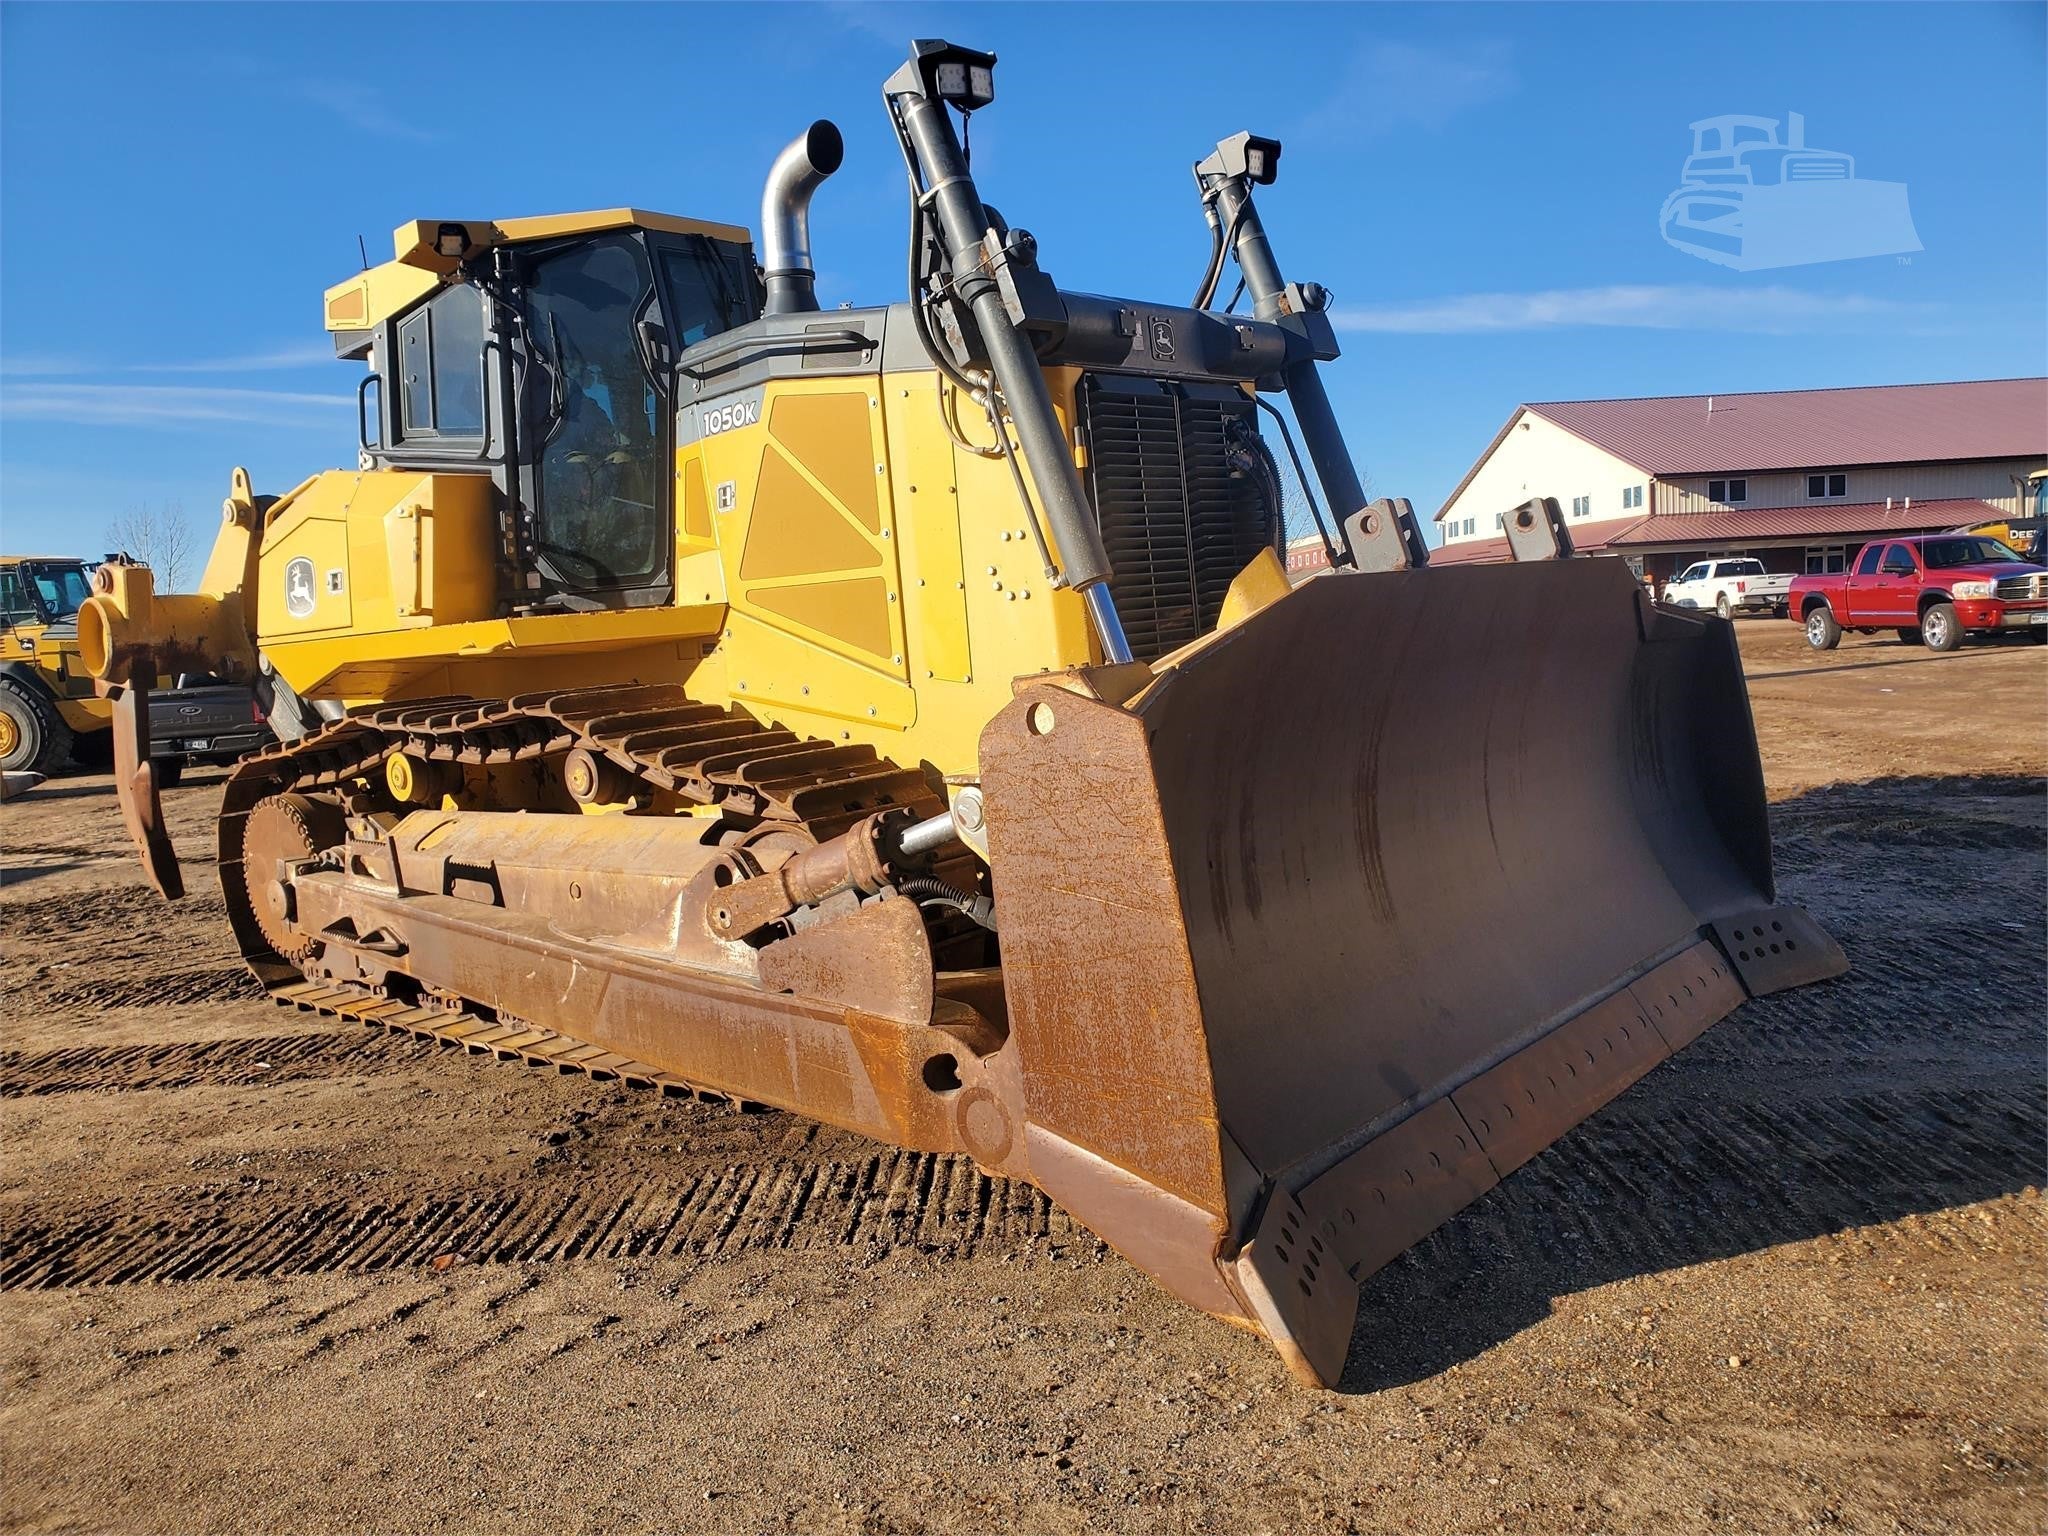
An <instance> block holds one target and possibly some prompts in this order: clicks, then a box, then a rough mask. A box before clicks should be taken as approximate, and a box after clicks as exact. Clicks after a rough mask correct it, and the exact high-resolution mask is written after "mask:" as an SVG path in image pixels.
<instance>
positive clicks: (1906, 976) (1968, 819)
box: [1342, 776, 2048, 1392]
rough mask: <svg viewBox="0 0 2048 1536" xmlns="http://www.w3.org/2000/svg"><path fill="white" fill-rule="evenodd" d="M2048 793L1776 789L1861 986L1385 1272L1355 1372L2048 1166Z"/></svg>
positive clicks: (1536, 1165)
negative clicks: (2047, 1148)
mask: <svg viewBox="0 0 2048 1536" xmlns="http://www.w3.org/2000/svg"><path fill="white" fill-rule="evenodd" d="M2044 813H2048V797H2044V790H2043V785H2042V784H2041V783H2040V782H2039V781H2037V780H2033V779H2025V778H2011V777H1984V776H1979V777H1969V778H1950V779H1937V778H1911V779H1889V780H1879V781H1876V782H1873V783H1869V784H1858V785H1836V786H1829V787H1827V788H1824V789H1818V790H1814V791H1811V792H1809V793H1807V794H1804V795H1800V796H1797V797H1796V798H1794V799H1791V800H1788V801H1786V802H1784V803H1782V804H1780V805H1776V806H1773V807H1772V822H1773V833H1774V838H1775V841H1776V846H1777V853H1778V874H1779V882H1780V887H1781V892H1780V894H1781V897H1782V898H1783V899H1785V900H1788V901H1793V902H1797V903H1799V904H1801V905H1803V906H1805V907H1807V909H1808V910H1809V911H1811V912H1812V913H1813V915H1814V916H1815V917H1816V918H1818V919H1819V920H1820V922H1821V924H1822V926H1824V927H1826V928H1827V929H1828V930H1829V931H1830V932H1831V933H1832V934H1834V936H1835V937H1836V939H1837V940H1838V941H1840V942H1841V944H1842V946H1843V948H1844V949H1845V950H1846V951H1847V952H1848V955H1849V959H1850V965H1851V970H1850V972H1849V974H1848V975H1847V976H1845V977H1843V978H1841V979H1840V980H1837V981H1832V982H1827V983H1823V984H1821V985H1819V986H1815V987H1807V988H1802V989H1799V990H1796V991H1793V992H1788V993H1781V994H1779V995H1777V996H1774V997H1768V998H1764V999H1761V1000H1758V1001H1755V1002H1751V1003H1749V1004H1748V1005H1746V1006H1745V1007H1743V1008H1742V1009H1740V1010H1738V1011H1737V1012H1736V1013H1735V1014H1733V1015H1732V1016H1730V1017H1729V1018H1727V1019H1725V1020H1723V1021H1722V1022H1721V1023H1720V1024H1718V1025H1716V1026H1715V1027H1714V1028H1713V1029H1711V1030H1709V1031H1708V1032H1707V1034H1706V1035H1705V1036H1703V1037H1702V1038H1701V1039H1700V1040H1699V1041H1698V1042H1697V1043H1695V1044H1694V1045H1693V1046H1692V1047H1691V1048H1690V1049H1688V1050H1686V1051H1684V1052H1682V1053H1680V1054H1679V1055H1678V1056H1677V1057H1675V1058H1673V1059H1672V1060H1671V1061H1669V1062H1667V1063H1665V1064H1664V1065H1662V1066H1660V1067H1658V1068H1656V1069H1655V1070H1653V1071H1652V1072H1651V1073H1650V1075H1649V1076H1648V1077H1646V1078H1644V1079H1643V1080H1642V1082H1640V1083H1638V1084H1637V1085H1636V1086H1635V1087H1634V1088H1632V1089H1630V1090H1629V1091H1628V1092H1627V1093H1625V1094H1623V1095H1622V1096H1621V1097H1620V1098H1619V1099H1617V1100H1616V1101H1615V1102H1614V1103H1613V1104H1610V1105H1609V1106H1608V1107H1607V1108H1606V1109H1604V1110H1602V1111H1601V1112H1600V1113H1599V1114H1597V1115H1595V1116H1594V1117H1593V1118H1592V1119H1591V1120H1589V1121H1587V1122H1586V1123H1585V1124H1583V1125H1581V1126H1580V1127H1578V1128H1577V1129H1576V1130H1574V1131H1573V1132H1571V1133H1570V1134H1569V1135H1567V1136H1566V1137H1565V1138H1564V1139H1563V1140H1561V1141H1560V1142H1558V1143H1557V1144H1556V1145H1555V1146H1553V1147H1552V1148H1550V1149H1549V1150H1548V1151H1546V1152H1545V1153H1543V1154H1542V1155H1541V1156H1539V1157H1538V1158H1536V1159H1535V1160H1534V1161H1533V1162H1531V1163H1529V1164H1527V1165H1526V1166H1524V1167H1523V1168H1521V1169H1520V1170H1518V1171H1517V1172H1515V1173H1514V1174H1512V1175H1510V1177H1509V1178H1508V1179H1507V1180H1506V1181H1505V1182H1504V1183H1502V1184H1501V1185H1500V1186H1499V1187H1498V1188H1496V1189H1494V1190H1493V1191H1491V1192H1490V1193H1489V1194H1487V1195H1486V1196H1484V1197H1483V1198H1481V1199H1480V1200H1479V1201H1477V1202H1475V1203H1474V1204H1473V1205H1472V1206H1470V1207H1469V1208H1467V1209H1466V1210H1465V1211H1464V1212H1462V1213H1461V1214H1460V1215H1459V1216H1457V1217H1456V1218H1454V1219H1453V1220H1452V1221H1450V1222H1448V1223H1447V1224H1446V1225H1444V1226H1443V1227H1441V1228H1439V1229H1438V1230H1437V1231H1436V1232H1435V1233H1433V1234H1432V1235H1431V1236H1430V1237H1429V1238H1427V1239H1425V1240H1424V1241H1423V1242H1422V1243H1420V1244H1418V1245H1417V1246H1416V1247H1414V1248H1412V1249H1410V1250H1409V1251H1408V1252H1407V1253H1405V1254H1403V1255H1402V1256H1401V1257H1400V1258H1399V1259H1397V1260H1395V1261H1394V1262H1393V1263H1392V1264H1390V1265H1389V1266H1388V1267H1387V1268H1386V1269H1384V1270H1382V1271H1380V1272H1379V1273H1378V1274H1376V1275H1373V1276H1371V1277H1369V1278H1368V1279H1367V1280H1366V1282H1365V1285H1364V1294H1363V1298H1362V1303H1361V1306H1360V1309H1359V1318H1358V1322H1357V1325H1356V1327H1355V1329H1354V1331H1353V1334H1352V1342H1351V1356H1350V1360H1349V1362H1348V1364H1347V1367H1346V1371H1345V1375H1344V1379H1343V1382H1342V1387H1343V1389H1344V1390H1346V1391H1351V1392H1373V1391H1377V1390H1379V1389H1381V1388H1383V1387H1389V1386H1396V1385H1401V1384H1404V1383H1407V1382H1412V1381H1416V1380H1419V1379H1422V1378H1426V1377H1429V1376H1433V1375H1436V1374H1437V1373H1439V1372H1441V1371H1443V1370H1445V1369H1446V1368H1447V1367H1449V1366H1451V1365H1454V1364H1456V1363H1458V1362H1460V1361H1463V1360H1467V1359H1470V1358H1472V1357H1473V1356H1475V1355H1477V1354H1479V1353H1481V1352H1483V1351H1485V1350H1487V1349H1490V1348H1492V1347H1493V1346H1494V1345H1496V1344H1498V1343H1500V1342H1502V1341H1503V1340H1505V1339H1508V1338H1510V1337H1512V1336H1513V1335H1514V1334H1516V1333H1518V1332H1520V1331H1521V1330H1522V1329H1524V1328H1527V1327H1529V1326H1530V1325H1531V1324H1533V1323H1536V1322H1538V1321H1540V1320H1542V1319H1543V1318H1545V1317H1547V1316H1548V1315H1549V1313H1550V1312H1551V1309H1552V1303H1553V1300H1554V1299H1555V1298H1556V1297H1559V1296H1562V1295H1568V1294H1571V1293H1573V1292H1577V1291H1583V1290H1589V1289H1592V1288H1594V1287H1597V1286H1602V1285H1606V1284H1609V1283H1611V1282H1613V1281H1617V1280H1622V1279H1627V1278H1630V1277H1632V1276H1637V1275H1643V1274H1649V1273H1654V1272H1657V1271H1660V1270H1667V1269H1673V1268H1679V1267H1683V1266H1686V1265H1691V1264H1699V1263H1703V1262H1706V1261H1709V1260H1714V1259H1722V1258H1728V1257H1731V1256H1733V1255H1736V1254H1742V1253H1749V1252H1753V1251H1756V1250H1759V1249H1763V1248H1769V1247H1772V1246H1774V1245H1777V1244H1780V1243H1789V1242H1798V1241H1801V1240H1804V1239H1808V1238H1814V1237H1819V1236H1823V1235H1826V1234H1829V1233H1835V1232H1841V1231H1844V1230H1846V1229H1850V1228H1855V1227H1862V1226H1868V1225H1872V1224H1876V1223H1882V1222H1889V1221H1893V1220H1896V1219H1898V1218H1900V1217H1903V1216H1908V1215H1911V1214H1913V1213H1916V1212H1931V1211H1938V1210H1943V1209H1947V1208H1950V1207H1954V1206H1959V1205H1966V1204H1970V1203H1973V1202H1976V1201H1981V1200H1987V1199H1992V1198H1994V1197H1997V1196H2000V1195H2004V1194H2009V1193H2012V1192H2015V1191H2018V1190H2021V1189H2024V1188H2026V1187H2028V1186H2036V1185H2040V1184H2041V1183H2043V1182H2044V1170H2043V1145H2044V1137H2048V1112H2044V1107H2043V1106H2044V1100H2048V1064H2044V1051H2043V1046H2044V1037H2048V1027H2044V1024H2043V1019H2042V1008H2041V998H2042V973H2043V966H2042V954H2043V937H2044V921H2043V892H2044V886H2048V825H2044Z"/></svg>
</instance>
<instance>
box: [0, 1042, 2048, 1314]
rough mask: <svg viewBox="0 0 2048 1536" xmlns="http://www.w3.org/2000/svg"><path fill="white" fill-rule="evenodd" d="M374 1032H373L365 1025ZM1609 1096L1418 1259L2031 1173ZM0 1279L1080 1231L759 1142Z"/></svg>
mask: <svg viewBox="0 0 2048 1536" xmlns="http://www.w3.org/2000/svg"><path fill="white" fill-rule="evenodd" d="M373 1038H375V1037H373ZM1626 1110H1627V1106H1620V1107H1618V1108H1617V1110H1615V1111H1609V1112H1608V1113H1605V1114H1603V1115H1600V1116H1598V1117H1596V1118H1595V1119H1594V1120H1593V1121H1591V1122H1589V1123H1588V1124H1587V1125H1586V1126H1585V1127H1583V1128H1582V1129H1581V1130H1580V1131H1578V1132H1576V1133H1574V1134H1573V1135H1572V1136H1569V1137H1567V1138H1566V1139H1565V1140H1564V1141H1563V1142H1562V1143H1560V1144H1559V1145H1558V1146H1557V1147H1556V1148H1553V1149H1552V1150H1551V1151H1550V1152H1548V1153H1546V1154H1544V1155H1543V1156H1542V1157H1540V1158H1538V1159H1537V1160H1536V1161H1535V1162H1534V1163H1532V1164H1530V1165H1529V1166H1528V1167H1527V1168H1525V1169H1523V1170H1521V1171H1520V1172H1519V1173H1517V1174H1516V1175H1515V1176H1514V1177H1513V1178H1511V1179H1510V1180H1509V1181H1508V1182H1507V1183H1506V1184H1504V1185H1503V1186H1502V1187H1501V1188H1500V1190H1498V1191H1496V1192H1495V1193H1494V1194H1492V1195H1489V1196H1488V1197H1486V1198H1485V1199H1484V1200H1482V1201H1481V1202H1480V1204H1479V1205H1478V1206H1476V1207H1475V1208H1474V1209H1473V1211H1471V1212H1470V1213H1468V1214H1467V1215H1466V1216H1465V1217H1463V1218H1461V1219H1459V1220H1456V1221H1454V1222H1452V1223H1451V1224H1450V1225H1449V1226H1447V1227H1445V1228H1443V1229H1441V1230H1440V1231H1439V1232H1438V1233H1436V1234H1435V1235H1434V1236H1433V1237H1431V1238H1429V1239H1427V1240H1426V1241H1425V1244H1424V1245H1423V1251H1424V1252H1425V1253H1427V1254H1428V1255H1429V1262H1430V1263H1432V1264H1433V1265H1434V1264H1436V1263H1439V1262H1441V1263H1447V1264H1450V1265H1452V1266H1454V1267H1456V1266H1464V1267H1470V1266H1472V1265H1477V1264H1483V1263H1488V1262H1492V1261H1494V1260H1495V1259H1496V1258H1497V1257H1498V1255H1499V1252H1500V1250H1501V1249H1502V1248H1504V1247H1505V1248H1509V1249H1522V1250H1523V1251H1530V1252H1543V1251H1544V1250H1545V1249H1546V1248H1548V1247H1550V1246H1552V1245H1554V1244H1556V1243H1557V1242H1558V1241H1559V1240H1560V1238H1562V1239H1563V1240H1564V1241H1567V1242H1571V1243H1574V1244H1579V1245H1583V1246H1584V1247H1585V1249H1586V1252H1585V1254H1584V1255H1583V1257H1584V1258H1586V1259H1590V1260H1591V1261H1592V1262H1593V1263H1595V1264H1597V1265H1600V1266H1603V1267H1610V1268H1615V1269H1617V1270H1625V1271H1627V1272H1636V1271H1639V1270H1642V1269H1646V1268H1660V1267H1666V1266H1669V1265H1674V1264H1682V1263H1692V1262H1697V1261H1698V1260H1700V1259H1701V1258H1704V1257H1708V1256H1717V1255H1721V1254H1726V1253H1732V1252H1739V1251H1747V1250H1752V1249H1758V1248H1764V1247H1769V1246H1772V1245H1774V1244H1777V1243H1780V1242H1786V1241H1796V1240H1799V1239H1804V1238H1809V1237H1814V1236H1818V1235H1821V1234H1823V1233H1827V1232H1833V1231H1839V1230H1842V1229H1845V1228H1848V1227H1854V1226H1863V1225H1867V1224H1871V1223H1878V1222H1884V1221H1887V1220H1890V1219H1892V1218H1894V1217H1897V1216H1899V1215H1901V1214H1902V1213H1906V1212H1912V1211H1928V1210H1936V1209H1940V1208H1943V1207H1945V1206H1948V1205H1954V1204H1965V1203H1969V1202H1972V1201H1977V1200H1982V1199H1986V1198H1989V1197H1991V1196H1993V1195H1996V1194H2001V1193H2005V1192H2007V1191H2010V1190H2015V1189H2018V1188H2020V1187H2022V1186H2023V1185H2025V1184H2026V1183H2028V1182H2031V1181H2033V1180H2034V1179H2035V1178H2036V1177H2037V1174H2036V1172H2035V1168H2034V1164H2035V1162H2036V1153H2037V1151H2038V1148H2039V1146H2040V1145H2041V1141H2042V1137H2043V1134H2044V1131H2048V1115H2044V1109H2043V1106H2042V1105H2041V1104H2040V1103H2039V1102H2038V1100H2037V1098H2036V1096H2034V1095H2032V1094H2030V1093H2028V1092H2027V1091H2025V1090H2024V1089H2023V1088H2016V1087H2008V1088H1977V1089H1971V1090H1958V1091H1934V1092H1917V1093H1916V1092H1891V1093H1875V1094H1866V1095H1860V1096H1856V1097H1834V1098H1824V1097H1816V1098H1809V1099H1807V1100H1805V1101H1803V1102H1796V1103H1784V1104H1777V1105H1759V1104H1753V1103H1730V1102H1726V1101H1718V1102H1706V1103H1698V1104H1695V1105H1693V1106H1691V1107H1689V1108H1682V1109H1672V1108H1669V1107H1665V1106H1661V1105H1657V1104H1649V1105H1643V1106H1637V1110H1638V1112H1636V1113H1628V1112H1626ZM5 1219H6V1224H7V1229H6V1230H4V1231H0V1253H4V1254H5V1256H6V1257H5V1258H4V1259H0V1290H23V1289H28V1290H45V1289H53V1288H58V1287H67V1286H80V1285H129V1284H137V1283H166V1282H176V1281H185V1280H200V1279H249V1278H255V1277H267V1276H273V1275H288V1274H308V1273H333V1272H353V1273H376V1272H382V1271H390V1270H404V1269H411V1268H418V1267H420V1266H423V1265H430V1264H432V1263H434V1262H435V1261H436V1260H437V1259H445V1258H446V1257H447V1256H451V1255H452V1256H454V1257H455V1258H457V1259H460V1260H462V1261H465V1262H470V1263H491V1264H501V1263H543V1264H545V1263H571V1262H576V1261H605V1262H617V1261H620V1260H628V1259H656V1258H702V1259H710V1258H717V1257H721V1256H726V1255H733V1254H741V1253H748V1252H755V1251H764V1250H790V1249H795V1250H804V1249H810V1250H816V1249H835V1248H837V1249H848V1248H864V1249H869V1250H876V1251H887V1250H890V1249H895V1248H903V1247H914V1248H918V1249H921V1250H925V1251H931V1252H939V1253H944V1254H946V1255H949V1256H968V1255H972V1254H976V1253H984V1252H989V1253H995V1254H1015V1253H1018V1252H1021V1251H1023V1250H1026V1249H1028V1248H1031V1247H1033V1246H1038V1245H1043V1244H1048V1243H1049V1244H1052V1245H1063V1244H1075V1245H1080V1246H1084V1247H1086V1248H1087V1249H1089V1250H1090V1251H1094V1249H1095V1247H1096V1244H1095V1239H1094V1238H1093V1236H1092V1235H1091V1234H1089V1233H1088V1232H1086V1231H1085V1230H1084V1229H1083V1228H1081V1227H1080V1226H1079V1225H1078V1224H1077V1223H1075V1222H1074V1221H1073V1220H1072V1219H1071V1218H1069V1217H1068V1216H1066V1215H1065V1214H1064V1213H1062V1212H1060V1211H1059V1210H1057V1209H1056V1208H1055V1207H1054V1206H1053V1205H1052V1204H1051V1203H1050V1202H1049V1201H1048V1200H1046V1199H1045V1197H1044V1196H1043V1195H1041V1194H1039V1193H1038V1192H1037V1191H1036V1190H1034V1189H1032V1188H1030V1187H1029V1186H1028V1185H1023V1184H1015V1183H1010V1182H1008V1181H1004V1180H994V1179H990V1178H988V1177H987V1176H985V1175H984V1174H982V1173H981V1172H979V1171H978V1170H977V1169H976V1168H975V1167H974V1166H973V1164H972V1162H971V1161H970V1160H968V1159H966V1158H963V1157H957V1156H937V1155H933V1154H927V1153H912V1152H905V1151H899V1150H894V1149H879V1148H878V1149H877V1150H876V1151H875V1152H873V1153H872V1154H871V1155H868V1156H865V1157H853V1158H833V1159H827V1160H822V1161H817V1162H805V1161H802V1160H799V1159H793V1158H789V1157H771V1158H769V1159H767V1160H763V1161H758V1162H735V1163H731V1164H728V1165H727V1166H725V1167H723V1168H719V1169H714V1170H707V1171H705V1172H703V1173H701V1174H699V1175H696V1176H687V1175H679V1176H676V1177H666V1176H663V1175H661V1174H659V1173H656V1174H654V1175H651V1176H646V1177H641V1178H637V1179H635V1178H610V1179H607V1178H604V1177H601V1176H600V1177H598V1178H596V1179H591V1178H588V1177H586V1176H584V1175H582V1174H580V1173H576V1172H571V1171H552V1170H550V1171H543V1172H537V1173H536V1174H535V1175H534V1176H533V1177H532V1178H531V1179H530V1180H526V1181H523V1182H521V1183H519V1184H518V1185H517V1186H515V1187H498V1188H474V1187H448V1188H439V1189H424V1190H421V1189H411V1190H405V1189H400V1190H397V1191H394V1192H393V1194H392V1196H391V1197H390V1198H388V1199H383V1200H373V1201H369V1202H364V1201H362V1200H343V1199H308V1198H306V1196H305V1194H304V1193H303V1192H300V1191H294V1190H292V1189H290V1188H288V1187H287V1188H278V1187H275V1186H257V1187H254V1188H250V1189H246V1190H237V1191H224V1192H221V1193H220V1194H218V1195H216V1196H212V1197H209V1198H208V1199H207V1200H204V1201H195V1200H194V1199H193V1198H192V1197H191V1196H189V1195H176V1196H170V1195H167V1196H159V1197H151V1198H148V1199H144V1200H140V1201H136V1200H127V1199H117V1200H111V1201H102V1202H99V1203H96V1204H93V1205H91V1206H88V1207H83V1208H81V1207H79V1206H77V1205H72V1206H70V1207H69V1208H64V1207H61V1206H59V1207H54V1208H43V1209H39V1208H38V1207H37V1206H36V1205H35V1204H34V1203H33V1202H27V1203H24V1205H23V1206H20V1207H17V1208H16V1209H14V1210H12V1211H10V1212H8V1214H7V1216H6V1218H5Z"/></svg>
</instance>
